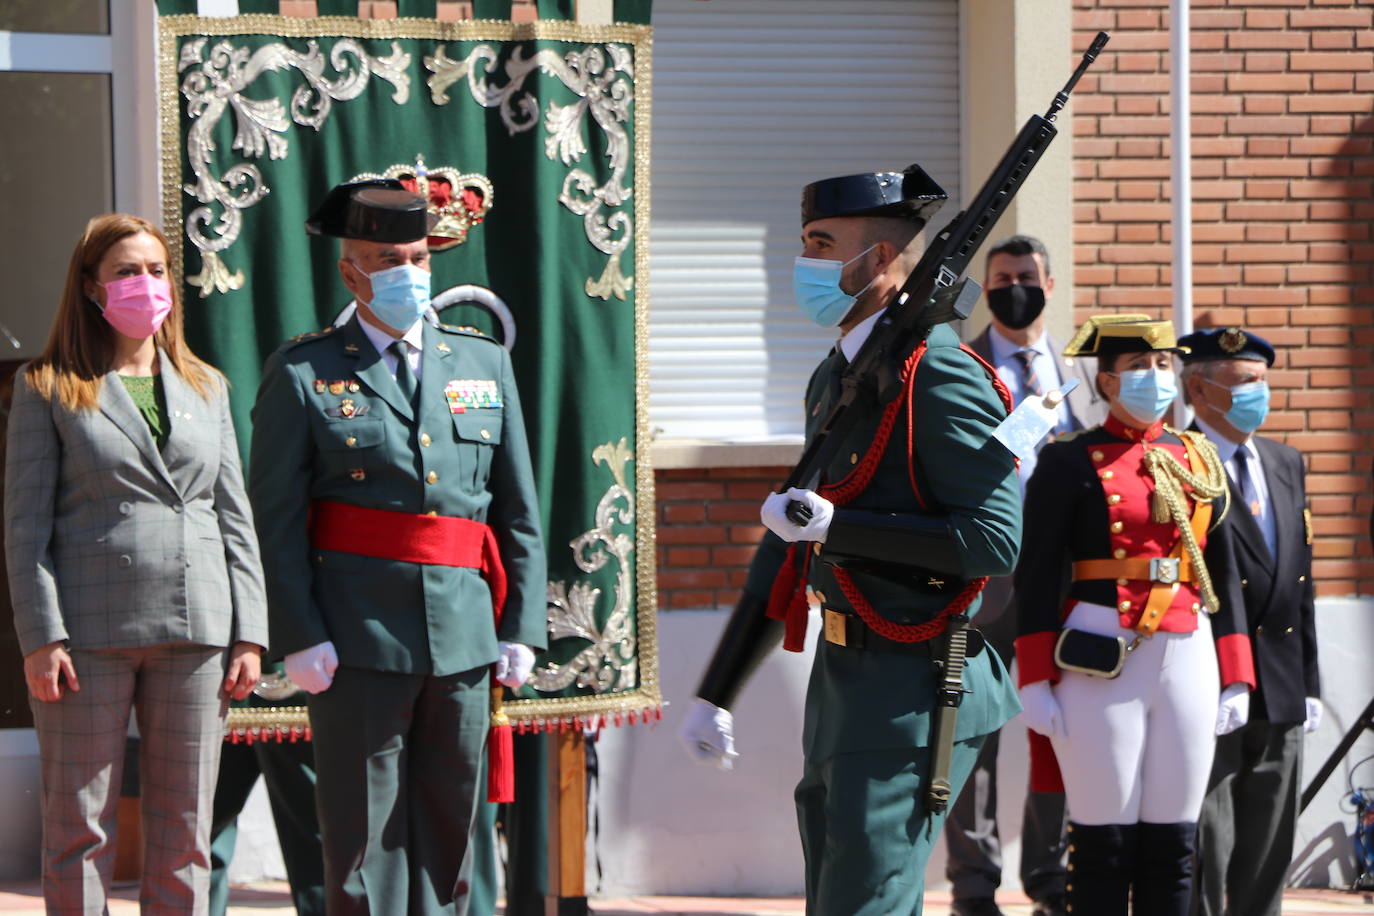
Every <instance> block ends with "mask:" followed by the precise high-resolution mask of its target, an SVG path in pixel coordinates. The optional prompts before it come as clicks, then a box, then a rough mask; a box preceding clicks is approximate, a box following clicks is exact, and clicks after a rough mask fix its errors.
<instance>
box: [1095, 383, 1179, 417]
mask: <svg viewBox="0 0 1374 916" xmlns="http://www.w3.org/2000/svg"><path fill="white" fill-rule="evenodd" d="M1111 374H1112V375H1115V376H1116V377H1117V378H1119V379H1121V391H1120V392H1119V393H1118V394H1117V396H1116V399H1117V401H1119V402H1120V403H1121V406H1122V407H1123V408H1125V410H1126V412H1127V413H1128V414H1130V415H1131V416H1132V417H1133V418H1135V419H1136V420H1137V421H1139V422H1141V423H1144V424H1145V425H1146V426H1149V425H1150V424H1151V423H1154V422H1155V421H1156V420H1158V419H1159V418H1160V417H1162V416H1164V412H1165V411H1167V410H1168V409H1169V405H1170V404H1172V403H1173V402H1174V398H1176V397H1178V382H1177V380H1176V379H1175V378H1174V371H1173V370H1172V369H1128V370H1127V371H1125V372H1113V373H1111Z"/></svg>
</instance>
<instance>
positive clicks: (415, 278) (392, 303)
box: [350, 262, 430, 331]
mask: <svg viewBox="0 0 1374 916" xmlns="http://www.w3.org/2000/svg"><path fill="white" fill-rule="evenodd" d="M350 263H352V264H353V266H354V268H355V269H356V270H357V271H358V272H359V273H361V274H362V275H363V276H365V277H367V279H368V280H370V281H371V282H372V301H371V302H369V303H367V307H368V308H369V309H371V310H372V314H374V315H376V316H377V320H379V321H381V322H382V323H383V324H385V325H387V326H388V327H391V328H395V329H396V330H398V331H405V330H407V329H409V328H410V326H411V325H412V324H414V323H415V322H416V321H418V320H419V319H420V318H421V317H422V316H423V315H424V314H425V309H427V308H429V289H430V287H429V281H430V276H429V271H427V270H425V269H423V268H420V267H416V266H415V265H414V264H400V265H397V266H396V267H389V268H387V269H386V270H379V271H377V272H376V273H375V274H370V273H368V272H367V271H365V270H363V269H362V268H361V267H358V265H357V264H356V263H355V262H350Z"/></svg>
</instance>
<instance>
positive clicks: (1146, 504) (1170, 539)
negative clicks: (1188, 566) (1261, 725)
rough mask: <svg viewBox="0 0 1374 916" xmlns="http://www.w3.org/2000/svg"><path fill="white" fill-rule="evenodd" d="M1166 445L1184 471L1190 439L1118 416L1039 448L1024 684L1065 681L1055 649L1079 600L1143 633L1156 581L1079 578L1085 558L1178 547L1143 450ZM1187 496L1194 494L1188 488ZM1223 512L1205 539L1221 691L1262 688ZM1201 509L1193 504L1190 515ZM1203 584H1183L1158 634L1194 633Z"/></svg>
mask: <svg viewBox="0 0 1374 916" xmlns="http://www.w3.org/2000/svg"><path fill="white" fill-rule="evenodd" d="M1150 448H1163V449H1167V450H1168V451H1169V452H1170V454H1172V455H1173V456H1174V457H1175V458H1177V459H1178V460H1179V461H1180V462H1181V463H1182V464H1183V465H1184V466H1185V467H1187V466H1188V458H1187V455H1186V452H1185V449H1184V446H1183V442H1182V441H1181V440H1180V439H1179V438H1178V436H1177V435H1175V434H1174V433H1172V432H1168V431H1166V430H1165V429H1164V427H1163V424H1160V423H1156V424H1155V425H1154V426H1151V427H1150V428H1149V429H1145V430H1140V429H1134V428H1132V427H1128V426H1126V425H1125V424H1123V423H1121V422H1120V421H1119V420H1117V419H1116V418H1115V417H1109V418H1108V419H1107V422H1106V423H1104V424H1103V425H1102V426H1099V427H1097V428H1095V429H1091V430H1087V431H1086V432H1083V433H1081V434H1079V435H1077V436H1072V437H1069V438H1068V439H1061V440H1059V441H1057V442H1053V443H1050V444H1049V445H1047V446H1045V448H1044V449H1043V450H1042V451H1041V452H1040V457H1039V460H1038V462H1037V464H1036V468H1035V473H1034V475H1032V477H1031V479H1030V481H1029V483H1028V484H1027V487H1026V503H1025V520H1024V524H1023V541H1022V546H1021V558H1020V561H1019V562H1018V563H1017V566H1016V579H1015V581H1016V608H1017V621H1018V630H1017V632H1018V633H1019V634H1020V635H1019V637H1018V638H1017V640H1016V659H1017V667H1018V670H1019V676H1018V679H1019V683H1020V684H1022V685H1025V684H1032V683H1035V682H1037V681H1045V680H1048V681H1050V682H1052V683H1053V682H1057V681H1058V680H1059V669H1058V667H1057V666H1056V665H1055V663H1054V645H1055V641H1056V640H1057V639H1058V637H1059V630H1060V627H1061V626H1062V623H1063V621H1064V619H1065V618H1066V617H1067V616H1068V613H1069V611H1070V610H1071V609H1072V608H1073V606H1074V605H1075V604H1077V603H1078V602H1080V601H1084V602H1091V603H1093V604H1099V605H1105V606H1107V607H1115V608H1116V609H1117V611H1118V615H1117V616H1118V620H1119V623H1120V624H1121V626H1122V627H1132V628H1133V627H1135V626H1136V624H1137V622H1138V621H1139V618H1140V614H1141V612H1142V611H1143V610H1144V608H1145V603H1146V600H1147V599H1148V597H1149V594H1150V590H1151V588H1152V586H1153V585H1154V583H1153V582H1152V581H1150V580H1149V579H1148V578H1124V577H1118V578H1111V579H1078V580H1075V579H1074V576H1073V563H1074V562H1076V561H1080V560H1099V559H1118V560H1119V559H1126V558H1147V559H1148V558H1153V557H1167V556H1169V555H1170V554H1171V553H1172V552H1173V551H1174V549H1175V547H1176V546H1177V544H1178V541H1179V532H1178V528H1177V527H1176V526H1175V525H1174V524H1173V522H1164V523H1159V522H1156V521H1153V519H1152V517H1151V500H1152V497H1153V495H1154V490H1155V486H1154V480H1153V478H1152V477H1151V476H1150V472H1149V471H1148V470H1147V469H1146V466H1145V460H1144V457H1145V451H1146V449H1150ZM1185 492H1187V488H1186V486H1185ZM1221 502H1222V501H1221V500H1218V505H1216V506H1215V509H1214V513H1213V518H1212V525H1213V527H1212V529H1211V530H1210V531H1208V532H1207V534H1206V536H1205V540H1203V542H1202V545H1201V546H1202V547H1203V555H1204V559H1205V561H1206V564H1207V569H1208V571H1209V572H1210V574H1211V579H1212V588H1213V591H1214V592H1215V593H1216V595H1217V598H1218V602H1219V604H1220V605H1221V607H1220V608H1217V609H1215V611H1216V613H1214V614H1213V615H1212V619H1211V622H1212V634H1213V638H1214V639H1215V641H1216V646H1217V661H1218V665H1219V668H1220V673H1221V683H1222V684H1223V685H1227V684H1233V683H1237V682H1244V683H1247V684H1249V685H1250V686H1251V687H1254V684H1255V673H1254V665H1253V662H1252V659H1251V653H1250V637H1249V635H1248V631H1247V628H1246V624H1245V616H1244V614H1245V611H1244V601H1243V599H1242V597H1241V594H1240V585H1239V582H1238V580H1237V577H1236V576H1235V574H1234V573H1233V560H1232V556H1233V545H1232V537H1233V535H1232V531H1231V524H1230V521H1229V519H1225V518H1223V519H1222V520H1221V521H1220V522H1218V521H1217V519H1218V517H1219V516H1221V514H1222V513H1221V509H1222V505H1221V504H1220V503H1221ZM1194 508H1195V507H1194V503H1193V501H1192V499H1191V498H1190V499H1189V500H1188V511H1189V514H1190V515H1191V513H1192V511H1193V509H1194ZM1202 602H1203V599H1202V596H1201V594H1200V593H1199V590H1198V587H1197V584H1196V583H1195V582H1179V583H1177V584H1176V585H1175V586H1174V594H1173V596H1172V599H1171V600H1170V602H1169V604H1168V606H1167V608H1166V609H1165V611H1164V614H1163V618H1162V620H1161V622H1160V625H1159V629H1160V630H1161V631H1164V632H1169V633H1189V632H1192V631H1194V630H1196V629H1197V626H1198V623H1197V615H1198V614H1199V613H1202V612H1203V608H1202Z"/></svg>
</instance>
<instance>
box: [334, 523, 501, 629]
mask: <svg viewBox="0 0 1374 916" xmlns="http://www.w3.org/2000/svg"><path fill="white" fill-rule="evenodd" d="M310 542H311V544H313V545H314V546H315V547H317V548H319V549H320V550H337V551H339V552H340V553H356V554H359V555H361V556H365V557H380V558H381V559H384V560H399V561H401V562H403V563H424V564H427V565H430V566H461V567H463V568H466V569H475V570H478V571H479V572H480V573H481V574H482V578H483V579H485V580H486V581H487V585H488V586H489V587H490V588H491V606H492V612H493V614H494V615H495V618H496V623H497V625H498V626H499V625H500V623H501V612H502V610H504V609H505V605H506V568H505V567H504V566H503V565H502V564H501V554H500V551H499V550H498V548H497V544H496V533H495V532H493V531H492V530H491V526H490V525H487V524H484V523H482V522H474V521H473V520H472V519H467V518H453V517H451V516H446V515H412V514H411V513H409V512H391V511H389V510H386V509H368V508H364V507H363V506H351V505H349V504H348V503H336V502H329V501H327V500H315V501H314V502H313V503H311V504H310Z"/></svg>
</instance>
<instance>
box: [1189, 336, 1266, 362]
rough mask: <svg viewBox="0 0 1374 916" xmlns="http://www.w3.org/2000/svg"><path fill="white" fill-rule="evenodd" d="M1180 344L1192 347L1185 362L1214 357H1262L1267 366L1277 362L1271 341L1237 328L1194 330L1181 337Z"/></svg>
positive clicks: (1200, 360) (1202, 360)
mask: <svg viewBox="0 0 1374 916" xmlns="http://www.w3.org/2000/svg"><path fill="white" fill-rule="evenodd" d="M1178 343H1179V346H1183V347H1188V348H1190V349H1191V350H1192V352H1191V353H1188V354H1187V355H1185V356H1184V357H1183V361H1184V362H1185V363H1201V362H1207V361H1209V360H1214V359H1258V360H1263V361H1264V362H1265V364H1266V365H1269V366H1272V365H1274V348H1273V347H1272V346H1270V344H1269V341H1267V340H1265V339H1264V338H1263V337H1261V336H1259V335H1258V334H1252V333H1251V332H1249V331H1245V330H1242V329H1240V328H1236V327H1230V328H1210V329H1209V330H1206V331H1194V332H1193V333H1191V334H1186V335H1184V336H1183V337H1180V338H1179V339H1178Z"/></svg>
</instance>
